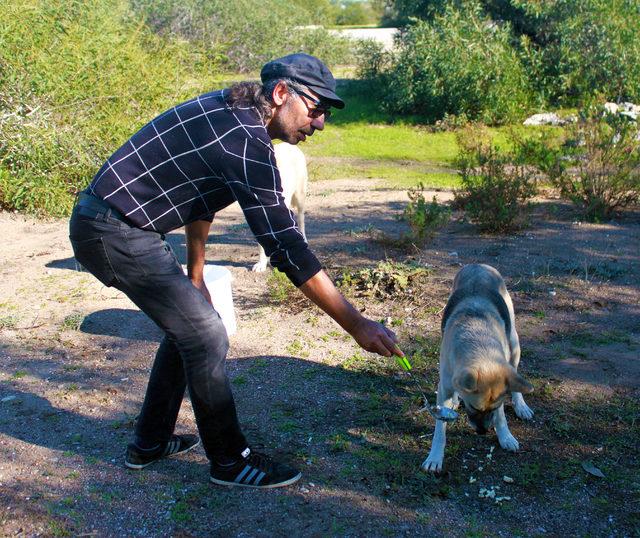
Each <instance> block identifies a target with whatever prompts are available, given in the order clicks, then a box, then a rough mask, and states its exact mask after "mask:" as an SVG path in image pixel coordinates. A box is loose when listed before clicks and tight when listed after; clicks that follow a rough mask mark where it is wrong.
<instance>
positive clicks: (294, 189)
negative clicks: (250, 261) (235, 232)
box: [251, 142, 308, 272]
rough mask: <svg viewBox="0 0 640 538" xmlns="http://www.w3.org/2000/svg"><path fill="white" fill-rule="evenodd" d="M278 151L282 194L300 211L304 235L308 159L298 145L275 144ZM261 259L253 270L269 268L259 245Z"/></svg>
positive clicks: (287, 201) (299, 224) (300, 225)
mask: <svg viewBox="0 0 640 538" xmlns="http://www.w3.org/2000/svg"><path fill="white" fill-rule="evenodd" d="M273 149H274V150H275V153H276V163H277V164H278V170H279V171H280V180H281V181H282V196H283V198H284V203H285V204H287V207H288V208H289V209H292V208H295V209H296V210H297V212H298V226H299V227H300V231H301V232H302V235H303V236H304V238H305V239H306V238H307V236H306V235H305V233H304V200H305V197H306V195H307V182H308V175H307V160H306V159H305V157H304V153H302V150H301V149H300V148H299V147H298V146H294V145H292V144H287V143H286V142H282V143H280V144H276V145H275V146H273ZM258 249H259V255H260V259H259V261H258V263H256V264H255V265H254V266H253V268H252V269H251V270H252V271H255V272H262V271H264V270H265V269H266V268H267V263H268V261H269V259H268V258H267V255H266V254H265V252H264V249H263V248H262V246H260V245H258Z"/></svg>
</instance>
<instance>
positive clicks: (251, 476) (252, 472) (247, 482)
mask: <svg viewBox="0 0 640 538" xmlns="http://www.w3.org/2000/svg"><path fill="white" fill-rule="evenodd" d="M259 472H260V469H256V468H255V467H254V468H253V470H252V471H251V472H250V473H249V474H248V475H247V477H246V478H245V479H244V483H245V484H251V480H252V479H253V477H254V476H256V475H257V474H258V473H259Z"/></svg>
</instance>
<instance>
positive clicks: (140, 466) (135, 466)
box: [124, 439, 200, 471]
mask: <svg viewBox="0 0 640 538" xmlns="http://www.w3.org/2000/svg"><path fill="white" fill-rule="evenodd" d="M199 446H200V439H198V442H197V443H196V444H195V445H193V446H190V447H189V448H185V449H184V450H181V451H180V452H174V453H173V454H169V455H168V456H162V457H161V458H157V459H155V460H152V461H150V462H149V463H129V462H128V461H127V460H126V459H125V460H124V465H125V467H128V468H129V469H135V470H136V471H139V470H140V469H144V468H145V467H149V465H151V464H152V463H155V462H156V461H160V460H163V459H165V458H173V456H179V455H180V454H186V453H187V452H189V451H190V450H193V449H194V448H197V447H199Z"/></svg>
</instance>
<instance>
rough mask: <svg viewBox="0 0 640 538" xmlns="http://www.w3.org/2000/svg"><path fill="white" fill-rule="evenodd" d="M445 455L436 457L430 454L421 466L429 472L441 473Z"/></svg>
mask: <svg viewBox="0 0 640 538" xmlns="http://www.w3.org/2000/svg"><path fill="white" fill-rule="evenodd" d="M443 459H444V458H443V457H439V458H438V457H435V456H432V455H431V454H429V457H428V458H427V459H426V460H424V461H423V462H422V465H421V466H420V468H421V469H422V470H423V471H426V472H428V473H439V472H440V471H442V460H443Z"/></svg>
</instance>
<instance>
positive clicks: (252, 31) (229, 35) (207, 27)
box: [132, 0, 351, 72]
mask: <svg viewBox="0 0 640 538" xmlns="http://www.w3.org/2000/svg"><path fill="white" fill-rule="evenodd" d="M132 2H133V6H134V8H135V9H136V11H137V12H138V13H140V14H141V15H143V16H145V17H146V18H147V20H148V22H149V24H150V25H151V26H152V27H153V28H155V29H156V30H157V31H158V32H160V33H162V34H163V35H167V36H173V35H179V36H182V37H183V38H185V39H187V40H189V41H190V42H191V43H192V44H193V45H194V46H197V47H199V48H200V49H201V50H202V51H203V53H205V54H208V55H213V56H215V58H216V59H218V60H220V61H222V62H223V63H224V65H225V67H226V68H227V69H228V70H231V71H233V72H238V71H239V72H249V71H255V70H259V69H260V68H261V67H262V65H264V63H266V62H267V61H269V60H271V59H273V58H277V57H278V56H284V55H285V54H290V53H292V52H296V51H300V52H307V53H309V54H313V55H316V56H318V57H320V58H322V59H323V60H324V61H325V62H326V63H328V64H336V63H348V61H349V60H350V57H351V44H350V42H349V41H348V40H347V39H342V38H339V37H336V36H333V35H331V34H329V32H327V31H326V30H324V29H322V28H315V29H308V28H304V26H305V25H309V23H310V22H314V21H316V20H317V19H316V18H317V17H318V16H319V15H318V14H317V13H316V14H312V13H310V12H309V11H307V9H305V4H306V3H301V2H298V3H296V4H294V5H292V4H291V2H288V1H287V0H265V1H261V2H255V1H254V0H236V1H234V2H228V1H226V0H132ZM318 7H319V8H323V9H320V12H321V13H324V12H325V11H324V8H326V6H318Z"/></svg>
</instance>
